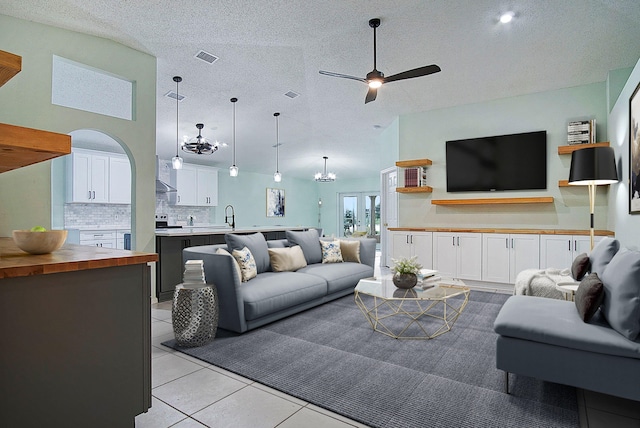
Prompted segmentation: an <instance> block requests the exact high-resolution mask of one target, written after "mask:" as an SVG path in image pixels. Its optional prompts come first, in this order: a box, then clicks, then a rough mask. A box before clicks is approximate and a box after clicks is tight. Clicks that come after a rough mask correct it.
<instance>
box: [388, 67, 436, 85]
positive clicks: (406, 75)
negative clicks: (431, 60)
mask: <svg viewBox="0 0 640 428" xmlns="http://www.w3.org/2000/svg"><path fill="white" fill-rule="evenodd" d="M439 71H440V67H438V66H437V65H435V64H431V65H426V66H424V67H418V68H414V69H413V70H407V71H403V72H402V73H398V74H394V75H393V76H389V77H385V78H384V83H388V82H395V81H396V80H404V79H412V78H414V77H421V76H427V75H429V74H433V73H437V72H439Z"/></svg>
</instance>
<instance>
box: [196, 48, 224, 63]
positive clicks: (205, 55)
mask: <svg viewBox="0 0 640 428" xmlns="http://www.w3.org/2000/svg"><path fill="white" fill-rule="evenodd" d="M195 57H196V58H198V59H201V60H203V61H204V62H207V63H209V64H213V63H214V62H216V61H217V60H218V59H219V58H218V57H217V56H215V55H213V54H210V53H209V52H205V51H202V50H201V51H200V52H198V53H197V54H195Z"/></svg>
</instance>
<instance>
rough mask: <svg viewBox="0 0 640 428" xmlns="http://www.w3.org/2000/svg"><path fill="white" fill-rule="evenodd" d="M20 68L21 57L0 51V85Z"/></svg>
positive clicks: (18, 71)
mask: <svg viewBox="0 0 640 428" xmlns="http://www.w3.org/2000/svg"><path fill="white" fill-rule="evenodd" d="M21 70H22V57H21V56H19V55H14V54H12V53H9V52H5V51H0V86H2V85H4V84H5V83H7V82H8V81H9V80H10V79H11V78H12V77H13V76H15V75H16V74H18V73H20V71H21Z"/></svg>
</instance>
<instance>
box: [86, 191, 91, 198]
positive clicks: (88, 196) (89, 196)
mask: <svg viewBox="0 0 640 428" xmlns="http://www.w3.org/2000/svg"><path fill="white" fill-rule="evenodd" d="M87 199H91V190H89V195H87Z"/></svg>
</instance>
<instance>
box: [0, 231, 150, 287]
mask: <svg viewBox="0 0 640 428" xmlns="http://www.w3.org/2000/svg"><path fill="white" fill-rule="evenodd" d="M157 261H158V255H157V254H155V253H142V252H137V251H127V250H114V249H112V248H102V247H90V246H88V245H75V244H65V245H63V246H62V248H60V249H59V250H57V251H54V252H53V253H51V254H41V255H32V254H28V253H25V252H24V251H22V250H21V249H19V248H18V247H17V246H16V245H15V244H14V242H13V239H11V238H0V278H17V277H21V276H31V275H46V274H50V273H59V272H73V271H81V270H88V269H100V268H105V267H114V266H126V265H136V264H142V263H147V262H157Z"/></svg>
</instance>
